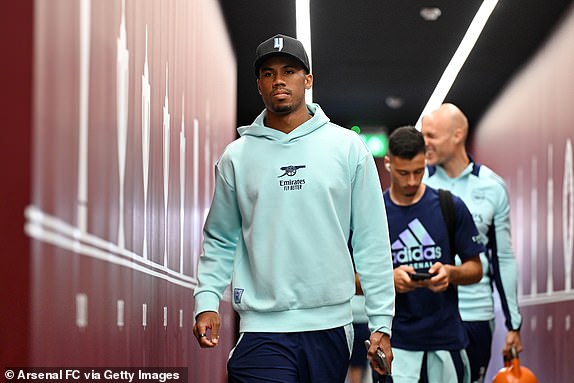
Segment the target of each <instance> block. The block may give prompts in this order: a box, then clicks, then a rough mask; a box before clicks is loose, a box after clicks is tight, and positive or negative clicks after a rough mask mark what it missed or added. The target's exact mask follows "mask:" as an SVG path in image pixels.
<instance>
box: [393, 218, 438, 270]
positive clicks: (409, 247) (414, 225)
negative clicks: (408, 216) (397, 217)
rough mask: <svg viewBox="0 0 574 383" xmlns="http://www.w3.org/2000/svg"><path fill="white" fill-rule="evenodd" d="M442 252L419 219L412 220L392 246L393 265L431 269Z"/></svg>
mask: <svg viewBox="0 0 574 383" xmlns="http://www.w3.org/2000/svg"><path fill="white" fill-rule="evenodd" d="M441 250H442V249H441V248H440V246H437V244H436V242H435V241H434V240H433V239H432V238H431V236H430V234H429V233H428V231H427V230H426V229H425V227H424V226H423V225H422V223H421V222H420V221H419V220H418V218H415V219H414V220H412V221H411V223H409V224H408V226H407V229H406V230H405V231H403V232H402V233H400V234H399V238H398V239H397V240H396V241H395V242H393V244H392V245H391V251H392V254H393V263H394V264H395V265H397V264H399V265H405V264H409V265H411V266H413V267H414V268H415V269H420V268H428V267H430V265H432V264H433V263H434V261H436V260H438V259H439V258H440V257H441V255H442V251H441ZM419 263H420V264H419ZM427 264H428V265H427Z"/></svg>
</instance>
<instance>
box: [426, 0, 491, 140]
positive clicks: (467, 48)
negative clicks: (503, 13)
mask: <svg viewBox="0 0 574 383" xmlns="http://www.w3.org/2000/svg"><path fill="white" fill-rule="evenodd" d="M497 3H498V0H484V1H483V2H482V5H481V6H480V8H479V9H478V12H476V15H475V16H474V19H473V20H472V23H470V26H469V27H468V30H467V31H466V34H465V35H464V37H463V39H462V41H461V42H460V45H459V46H458V48H457V50H456V52H455V53H454V55H453V56H452V58H451V60H450V62H449V63H448V65H447V67H446V69H445V71H444V73H443V74H442V76H441V78H440V80H439V82H438V84H437V86H436V88H435V90H434V91H433V93H432V95H431V96H430V98H429V100H428V101H427V104H426V106H425V107H424V109H423V111H422V113H421V115H420V117H419V119H418V121H417V123H416V128H417V129H418V130H421V121H422V118H423V116H425V115H427V114H428V113H430V112H432V111H433V110H435V109H438V108H439V107H440V105H441V104H442V103H443V101H444V99H445V98H446V95H447V94H448V92H449V90H450V88H451V87H452V84H453V83H454V80H455V79H456V76H457V75H458V72H460V69H461V68H462V66H463V65H464V62H465V61H466V59H467V58H468V55H469V54H470V52H471V50H472V48H473V47H474V44H476V41H477V40H478V37H479V36H480V34H481V32H482V29H483V28H484V26H485V25H486V22H487V21H488V18H489V17H490V15H491V14H492V11H493V10H494V7H496V4H497Z"/></svg>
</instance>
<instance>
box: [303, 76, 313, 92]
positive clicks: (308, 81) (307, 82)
mask: <svg viewBox="0 0 574 383" xmlns="http://www.w3.org/2000/svg"><path fill="white" fill-rule="evenodd" d="M312 86H313V75H312V74H306V75H305V89H311V87H312Z"/></svg>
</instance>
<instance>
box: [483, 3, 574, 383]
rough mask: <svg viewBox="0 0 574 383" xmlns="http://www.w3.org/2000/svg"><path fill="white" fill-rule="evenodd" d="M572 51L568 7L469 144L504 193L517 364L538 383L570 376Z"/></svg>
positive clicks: (497, 364)
mask: <svg viewBox="0 0 574 383" xmlns="http://www.w3.org/2000/svg"><path fill="white" fill-rule="evenodd" d="M572 46H574V8H572V7H571V8H570V10H569V12H568V14H567V15H566V17H565V18H564V20H563V22H562V23H561V26H560V28H559V29H558V30H557V31H555V33H554V34H553V36H552V38H551V39H550V40H549V41H548V42H547V44H546V45H545V47H544V48H543V49H542V50H541V51H540V52H539V53H538V54H537V55H536V57H535V58H534V59H533V60H532V61H531V62H530V63H529V64H528V65H527V66H526V67H525V68H523V70H522V71H521V73H520V74H519V75H518V76H517V77H516V78H515V79H514V80H513V81H512V83H511V84H510V86H508V87H507V89H506V90H505V91H504V92H503V93H502V95H501V96H500V97H499V99H498V100H497V101H496V102H495V103H494V104H493V107H492V108H490V110H489V111H488V113H487V114H486V115H485V117H484V118H483V119H482V120H481V122H480V124H479V125H478V127H477V133H476V135H475V137H474V152H475V154H476V156H477V158H478V160H479V161H480V162H484V163H486V164H488V165H491V166H492V167H493V168H494V169H495V170H496V171H497V172H498V173H499V174H500V175H501V176H502V177H503V178H504V179H505V181H506V183H507V185H508V187H509V194H510V200H511V209H512V232H513V243H514V248H515V251H516V254H517V258H518V262H519V292H518V293H519V302H520V306H521V312H522V314H523V317H524V320H523V324H522V331H521V334H522V340H523V343H524V352H523V353H522V354H521V362H522V363H523V364H525V365H526V366H528V367H529V368H530V369H531V370H533V372H534V373H535V374H536V376H537V378H538V381H539V382H556V383H558V382H569V381H571V379H572V376H574V365H573V364H572V362H571V361H572V355H573V354H574V330H573V328H572V327H573V325H574V323H573V321H574V283H573V280H572V272H573V265H572V257H573V244H574V161H573V151H572V143H573V141H574V128H573V126H572V121H574V108H573V107H572V100H573V99H574V72H573V71H572V68H573V67H574V50H573V49H572ZM475 91H476V90H475ZM498 314H499V315H498V321H497V329H496V336H495V342H494V347H493V356H492V363H491V367H490V376H492V375H493V374H494V373H496V371H498V369H499V368H501V367H502V357H501V354H500V351H501V349H502V344H503V342H504V337H505V330H504V322H503V320H502V319H501V316H500V313H498ZM489 379H490V377H489V378H488V379H487V380H486V381H491V380H489Z"/></svg>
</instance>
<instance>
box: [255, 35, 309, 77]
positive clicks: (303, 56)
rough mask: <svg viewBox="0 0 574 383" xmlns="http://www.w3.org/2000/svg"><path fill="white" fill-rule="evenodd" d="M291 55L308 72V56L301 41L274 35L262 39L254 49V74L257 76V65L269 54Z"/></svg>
mask: <svg viewBox="0 0 574 383" xmlns="http://www.w3.org/2000/svg"><path fill="white" fill-rule="evenodd" d="M275 55H287V56H291V57H293V58H294V59H296V60H297V61H299V62H300V63H301V65H303V68H305V71H306V72H307V73H310V72H311V70H310V66H309V58H308V57H307V52H305V48H304V47H303V44H302V43H301V41H299V40H297V39H294V38H293V37H290V36H285V35H281V34H279V35H275V36H273V37H271V38H270V39H267V40H265V41H263V42H262V43H261V44H259V46H258V47H257V50H256V51H255V64H254V66H255V76H256V77H259V67H260V66H261V64H262V63H263V61H265V60H266V59H267V58H268V57H270V56H275Z"/></svg>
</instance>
